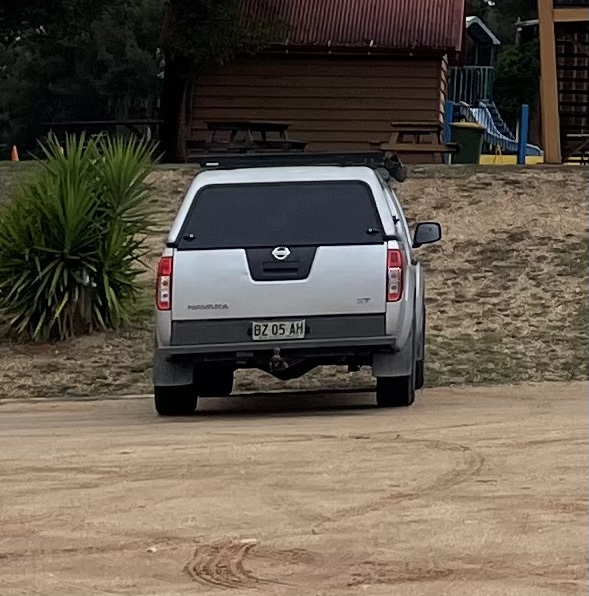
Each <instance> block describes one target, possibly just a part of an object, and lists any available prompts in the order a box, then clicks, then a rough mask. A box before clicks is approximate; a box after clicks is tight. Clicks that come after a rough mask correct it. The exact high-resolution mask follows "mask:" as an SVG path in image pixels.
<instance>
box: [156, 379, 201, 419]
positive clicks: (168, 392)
mask: <svg viewBox="0 0 589 596" xmlns="http://www.w3.org/2000/svg"><path fill="white" fill-rule="evenodd" d="M154 393H155V396H154V397H155V411H156V412H157V413H158V414H159V415H160V416H192V414H194V411H195V410H196V406H197V404H198V395H197V393H196V388H195V386H194V385H182V386H180V387H155V388H154Z"/></svg>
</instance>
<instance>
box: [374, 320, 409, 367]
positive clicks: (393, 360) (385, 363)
mask: <svg viewBox="0 0 589 596" xmlns="http://www.w3.org/2000/svg"><path fill="white" fill-rule="evenodd" d="M414 367H415V329H413V331H412V333H411V336H410V337H409V339H408V340H407V342H406V343H405V345H404V346H403V348H402V349H401V350H400V351H398V352H394V353H393V354H374V356H373V357H372V375H373V376H375V377H408V376H410V375H411V374H413V368H414Z"/></svg>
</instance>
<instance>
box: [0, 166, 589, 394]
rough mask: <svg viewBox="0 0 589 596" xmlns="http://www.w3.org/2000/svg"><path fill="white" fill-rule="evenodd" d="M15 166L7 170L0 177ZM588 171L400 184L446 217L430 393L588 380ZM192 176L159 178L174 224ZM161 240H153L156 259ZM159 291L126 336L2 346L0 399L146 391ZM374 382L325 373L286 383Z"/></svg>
mask: <svg viewBox="0 0 589 596" xmlns="http://www.w3.org/2000/svg"><path fill="white" fill-rule="evenodd" d="M14 171H15V170H14V168H4V169H2V168H0V177H3V178H4V177H7V176H12V175H13V174H14ZM6 172H8V174H6ZM587 174H588V172H587V170H586V169H583V168H574V167H570V168H554V169H551V168H541V167H534V168H521V169H520V168H503V167H498V168H482V169H480V170H478V171H475V170H469V169H465V168H456V169H454V168H451V169H448V168H445V169H440V168H434V169H430V168H417V169H415V171H414V176H413V177H412V178H411V179H410V180H409V181H408V182H406V183H405V184H404V185H402V186H400V187H399V189H398V192H399V196H400V197H401V200H402V203H403V204H404V205H405V208H406V210H407V213H408V215H409V217H410V219H411V220H412V221H416V220H430V219H434V220H438V221H440V222H441V223H442V224H443V226H444V230H445V239H444V242H443V243H442V244H440V245H439V246H435V247H430V248H424V249H423V250H422V252H421V258H422V259H423V261H424V262H425V265H426V267H427V270H428V289H427V292H428V309H429V310H428V356H427V358H428V384H429V385H430V386H432V385H434V386H440V385H449V384H494V383H507V382H509V383H511V382H521V381H568V380H575V379H584V378H586V356H587V343H588V333H587V328H588V300H587V281H588V279H587V270H588V256H587V255H588V238H587V218H588V215H587V213H588V212H587V192H588V188H589V179H588V175H587ZM193 175H194V171H193V170H191V169H186V168H185V169H182V168H180V169H171V170H158V172H157V173H155V174H154V176H153V181H154V183H155V185H156V187H157V192H158V197H159V200H160V201H161V204H162V206H163V207H164V208H165V210H166V212H167V215H166V219H168V220H170V221H171V220H172V218H173V216H174V213H175V211H176V210H177V208H178V206H179V204H180V201H181V199H182V195H183V193H184V192H185V189H186V188H187V186H188V185H189V183H190V181H191V180H192V178H193ZM166 223H167V222H166ZM161 243H162V239H161V238H154V241H153V246H154V253H153V256H154V260H155V259H156V258H157V253H158V252H159V250H160V246H161ZM148 277H149V276H148ZM151 285H152V284H151V280H149V282H148V283H146V294H145V304H144V305H143V306H144V307H145V308H144V309H143V312H144V313H145V314H144V316H142V317H140V318H139V320H138V322H137V325H136V326H135V327H134V328H132V329H129V330H127V331H125V332H121V333H116V334H106V335H103V334H99V335H95V336H93V337H89V338H80V339H77V340H75V341H72V342H68V343H66V344H60V345H19V346H16V345H11V344H3V345H1V346H0V367H1V368H2V371H3V374H2V378H1V380H0V398H1V397H21V396H22V397H24V396H55V395H90V394H135V393H144V392H148V391H149V390H150V381H149V379H150V369H151V351H152V345H153V344H152V319H151V315H150V311H149V303H150V300H151V297H150V293H151ZM369 381H370V379H369V377H368V376H366V375H365V376H359V377H358V376H354V377H350V376H349V375H348V374H347V373H346V372H345V371H342V370H339V369H334V368H329V369H321V370H318V371H316V372H314V373H313V374H311V375H309V376H308V377H307V378H305V379H304V380H303V381H298V382H296V383H294V384H291V385H290V386H299V387H300V386H304V387H307V388H313V387H316V386H317V385H318V384H321V385H323V386H324V385H325V384H327V385H328V386H338V387H342V386H344V387H346V386H350V385H351V384H360V385H366V383H367V382H369ZM281 386H282V385H281V384H278V383H276V382H274V381H273V380H272V379H270V378H268V377H266V376H265V375H262V374H258V373H247V374H241V375H240V378H239V388H240V389H247V390H252V389H256V388H277V387H281Z"/></svg>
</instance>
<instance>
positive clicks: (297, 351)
mask: <svg viewBox="0 0 589 596" xmlns="http://www.w3.org/2000/svg"><path fill="white" fill-rule="evenodd" d="M395 347H396V342H395V339H394V338H393V337H387V336H378V337H354V338H331V339H301V340H294V341H281V342H280V341H276V342H254V341H249V342H243V343H235V344H229V343H222V344H198V345H183V346H164V347H158V348H157V352H158V354H159V356H160V357H163V358H177V357H178V358H182V357H188V358H189V357H191V356H200V355H207V354H211V355H213V354H217V355H222V354H227V355H228V354H232V355H234V356H235V357H239V356H241V357H244V356H248V355H250V354H251V355H252V356H254V357H255V355H256V354H258V355H261V354H264V353H271V352H272V351H273V350H275V349H276V348H279V349H280V351H281V352H282V351H283V352H284V353H287V354H293V355H301V356H302V355H303V354H309V355H312V352H317V355H318V356H319V355H325V354H326V353H329V352H333V353H340V352H350V353H354V352H356V351H358V350H361V351H366V350H371V349H377V350H383V351H395Z"/></svg>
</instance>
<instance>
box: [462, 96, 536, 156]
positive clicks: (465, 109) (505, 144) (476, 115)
mask: <svg viewBox="0 0 589 596" xmlns="http://www.w3.org/2000/svg"><path fill="white" fill-rule="evenodd" d="M459 105H460V114H461V116H462V117H463V118H466V120H468V121H469V122H476V123H477V124H480V125H481V126H483V127H484V129H485V142H486V143H488V144H489V145H492V146H493V147H500V148H501V149H502V150H503V151H509V152H510V153H515V154H517V152H518V148H519V145H518V142H517V141H516V139H515V137H514V136H513V134H509V136H507V134H504V133H502V132H501V131H499V129H498V128H497V125H496V124H495V120H494V118H493V114H492V113H491V111H490V109H489V106H487V105H485V104H483V103H480V104H479V107H478V108H473V107H471V106H469V105H468V104H467V103H464V102H460V104H459ZM496 111H497V115H498V116H499V111H498V110H496ZM499 117H500V116H499ZM501 122H503V120H501ZM505 128H507V127H505ZM506 132H507V131H506ZM526 155H527V156H528V157H542V156H543V155H544V151H542V149H540V147H537V146H536V145H527V146H526Z"/></svg>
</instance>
